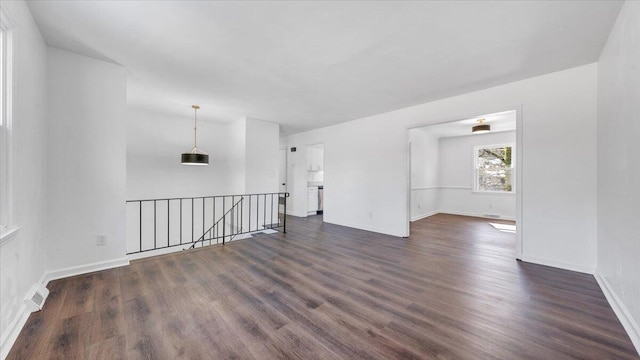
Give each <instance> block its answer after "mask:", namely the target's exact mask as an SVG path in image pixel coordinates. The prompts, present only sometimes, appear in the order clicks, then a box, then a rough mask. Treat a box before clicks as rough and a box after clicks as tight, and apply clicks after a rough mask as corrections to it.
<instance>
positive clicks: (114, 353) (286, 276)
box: [9, 214, 639, 359]
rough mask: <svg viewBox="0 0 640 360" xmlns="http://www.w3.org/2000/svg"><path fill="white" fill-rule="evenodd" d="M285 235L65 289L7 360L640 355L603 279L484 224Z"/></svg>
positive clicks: (85, 278)
mask: <svg viewBox="0 0 640 360" xmlns="http://www.w3.org/2000/svg"><path fill="white" fill-rule="evenodd" d="M287 230H288V233H287V234H281V233H278V234H272V235H260V236H257V237H254V238H252V239H247V240H240V241H236V242H232V243H229V244H227V245H226V246H224V247H222V246H213V247H208V248H203V249H196V250H191V251H184V252H181V253H176V254H170V255H164V256H160V257H155V258H149V259H143V260H138V261H134V262H132V264H131V265H130V266H128V267H123V268H118V269H112V270H107V271H101V272H96V273H92V274H87V275H82V276H76V277H72V278H67V279H62V280H57V281H53V282H51V283H50V284H49V285H48V287H49V289H50V290H51V294H50V295H49V298H48V300H47V302H46V304H45V307H44V309H43V310H42V311H40V312H37V313H33V314H32V315H31V316H30V318H29V320H28V322H27V324H26V326H25V327H24V329H23V331H22V333H21V334H20V337H19V338H18V340H17V342H16V343H15V345H14V347H13V349H12V351H11V353H10V354H9V359H50V358H51V359H638V358H639V357H638V354H637V353H636V351H635V349H634V348H633V345H632V344H631V342H630V340H629V338H628V336H627V335H626V333H625V332H624V330H623V328H622V326H621V325H620V323H619V321H618V320H617V318H616V316H615V314H614V313H613V311H612V310H611V308H610V307H609V305H608V303H607V301H606V300H605V298H604V296H603V294H602V292H601V291H600V289H599V287H598V285H597V283H596V281H595V280H594V278H593V276H590V275H585V274H580V273H575V272H570V271H564V270H559V269H554V268H549V267H544V266H539V265H533V264H527V263H522V262H518V261H515V260H514V250H513V249H514V241H515V235H514V234H511V233H505V232H500V231H498V230H496V229H495V228H493V227H492V226H490V225H489V224H488V221H487V220H485V219H478V218H471V217H462V216H454V215H444V214H439V215H435V216H432V217H429V218H426V219H423V220H420V221H417V222H414V223H412V225H411V237H410V238H407V239H402V238H395V237H391V236H386V235H381V234H376V233H371V232H366V231H361V230H356V229H351V228H346V227H341V226H336V225H330V224H324V223H322V220H321V217H318V216H316V217H311V218H307V219H300V218H293V217H289V218H288V219H287Z"/></svg>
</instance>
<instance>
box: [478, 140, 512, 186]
mask: <svg viewBox="0 0 640 360" xmlns="http://www.w3.org/2000/svg"><path fill="white" fill-rule="evenodd" d="M513 150H514V146H513V144H506V145H489V146H476V147H475V149H474V158H475V189H474V190H475V191H491V192H514V188H515V181H514V174H515V172H514V161H515V156H514V155H515V154H514V151H513Z"/></svg>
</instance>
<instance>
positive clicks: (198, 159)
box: [182, 105, 209, 165]
mask: <svg viewBox="0 0 640 360" xmlns="http://www.w3.org/2000/svg"><path fill="white" fill-rule="evenodd" d="M191 107H192V108H193V110H194V115H193V117H194V120H193V149H191V150H189V151H188V152H186V153H184V154H182V165H209V154H207V153H206V152H204V151H202V150H200V149H198V137H197V131H198V109H200V106H198V105H192V106H191Z"/></svg>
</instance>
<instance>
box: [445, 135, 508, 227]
mask: <svg viewBox="0 0 640 360" xmlns="http://www.w3.org/2000/svg"><path fill="white" fill-rule="evenodd" d="M515 142H516V132H515V131H505V132H499V133H488V134H479V135H469V136H457V137H449V138H440V161H439V164H440V166H439V168H438V174H439V176H440V178H439V183H440V191H439V204H438V210H439V212H443V213H448V214H459V215H471V216H484V215H487V214H491V215H499V216H500V217H501V218H505V219H515V217H516V195H515V193H514V194H495V193H481V192H474V191H473V187H474V163H473V162H474V157H473V156H474V155H473V154H474V147H476V146H480V145H497V144H514V145H515ZM514 155H515V153H514ZM514 158H515V157H514ZM517 165H518V164H517V162H516V166H517ZM514 173H515V172H514ZM514 180H515V178H514ZM514 184H515V181H514ZM516 190H517V189H516Z"/></svg>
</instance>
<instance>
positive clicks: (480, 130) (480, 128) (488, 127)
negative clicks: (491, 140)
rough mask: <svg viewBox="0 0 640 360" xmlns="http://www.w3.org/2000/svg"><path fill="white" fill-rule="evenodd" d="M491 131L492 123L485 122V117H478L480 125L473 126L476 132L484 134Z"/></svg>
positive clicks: (472, 130) (473, 130) (473, 131)
mask: <svg viewBox="0 0 640 360" xmlns="http://www.w3.org/2000/svg"><path fill="white" fill-rule="evenodd" d="M489 131H491V125H489V124H485V123H484V119H478V125H476V126H474V127H472V128H471V132H472V133H474V134H482V133H486V132H489Z"/></svg>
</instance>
